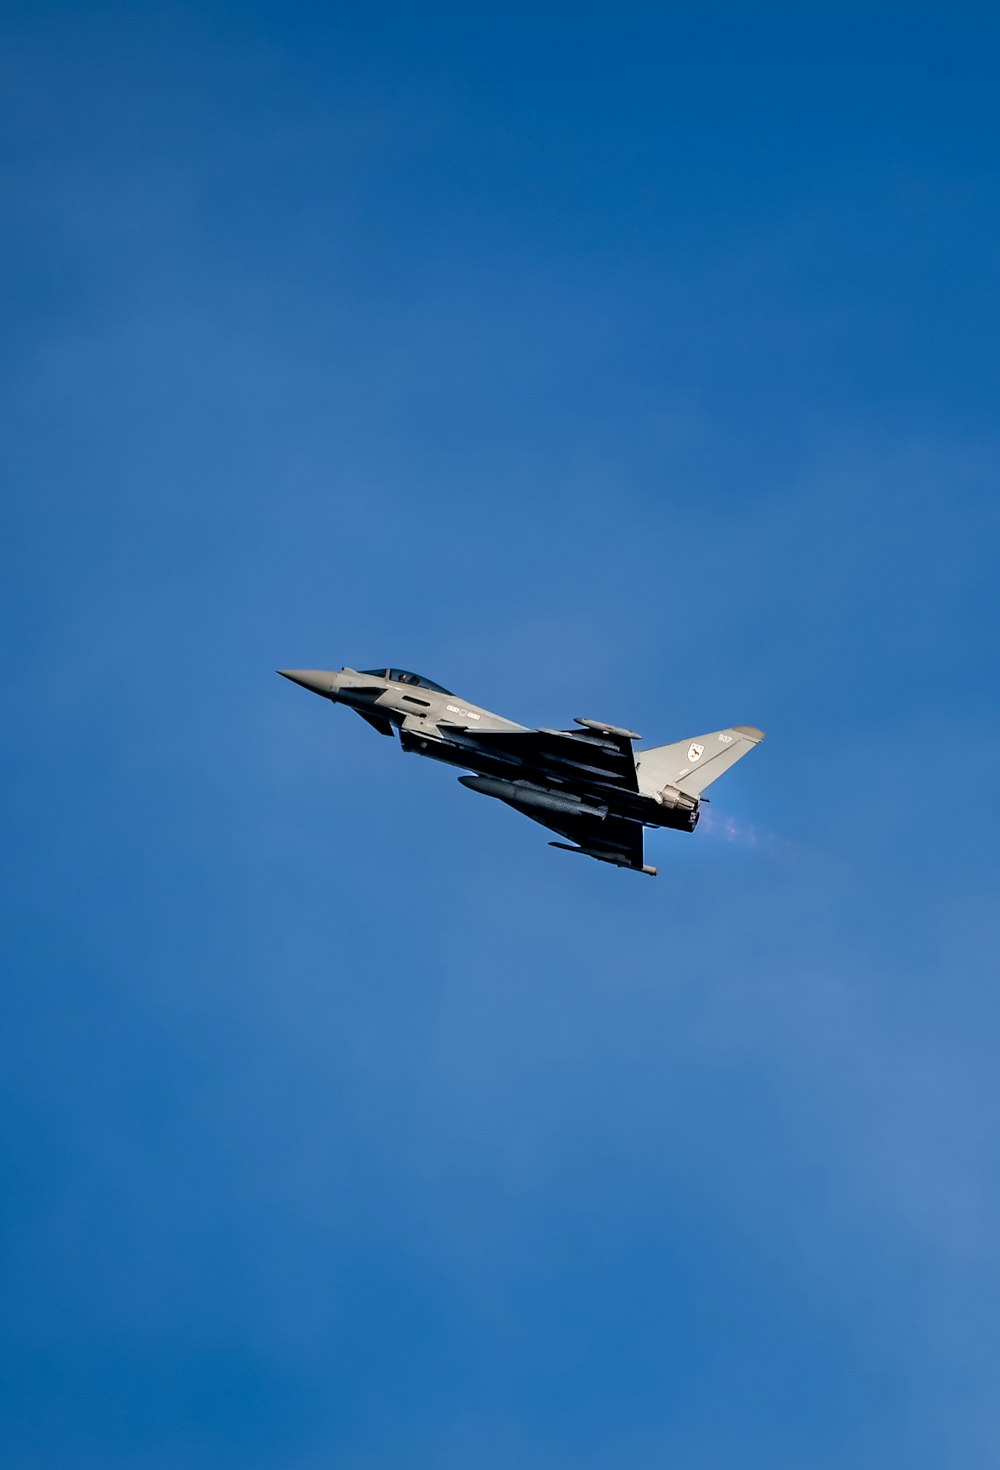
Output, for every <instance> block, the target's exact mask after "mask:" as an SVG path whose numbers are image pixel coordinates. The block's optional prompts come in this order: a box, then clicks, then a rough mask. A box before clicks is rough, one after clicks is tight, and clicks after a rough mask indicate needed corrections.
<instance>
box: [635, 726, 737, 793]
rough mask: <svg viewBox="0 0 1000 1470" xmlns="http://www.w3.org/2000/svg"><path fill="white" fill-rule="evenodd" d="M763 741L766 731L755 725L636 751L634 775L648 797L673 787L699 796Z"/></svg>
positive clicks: (733, 727) (714, 732)
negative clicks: (667, 787) (665, 788)
mask: <svg viewBox="0 0 1000 1470" xmlns="http://www.w3.org/2000/svg"><path fill="white" fill-rule="evenodd" d="M763 739H764V732H763V730H757V729H755V728H754V726H753V725H733V726H732V728H731V729H729V730H715V731H713V732H712V734H711V735H696V736H695V737H694V739H693V740H679V741H678V742H677V744H676V745H654V746H652V747H651V748H650V749H649V750H637V751H636V753H635V775H636V781H637V782H638V785H639V790H640V791H641V792H643V793H644V795H646V796H656V795H658V793H659V792H661V791H662V790H663V788H664V786H674V787H676V788H677V790H678V791H683V792H684V794H685V795H686V796H700V795H701V793H702V792H703V791H704V790H705V787H706V786H711V784H712V782H713V781H717V780H718V778H719V777H720V776H721V775H722V774H723V772H725V771H728V770H729V767H730V766H733V765H735V764H736V762H737V761H738V760H741V759H742V758H743V756H745V755H747V754H748V753H749V752H750V751H751V750H753V748H754V746H755V745H759V744H760V742H761V741H762V740H763Z"/></svg>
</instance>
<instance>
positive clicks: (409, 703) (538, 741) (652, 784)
mask: <svg viewBox="0 0 1000 1470" xmlns="http://www.w3.org/2000/svg"><path fill="white" fill-rule="evenodd" d="M277 672H278V673H279V674H281V675H282V676H283V677H284V678H286V679H291V681H292V682H293V683H294V684H300V685H301V686H302V688H303V689H308V690H310V691H311V692H312V693H313V694H318V695H321V696H322V698H324V699H329V700H331V701H332V702H333V703H334V704H343V705H346V706H347V708H348V709H352V710H354V712H355V713H356V714H359V715H360V716H361V718H362V719H363V720H366V721H367V722H368V724H369V725H371V726H372V728H373V729H375V730H377V731H378V732H379V734H380V735H389V736H391V735H392V734H393V733H394V732H395V733H397V734H398V736H399V743H400V745H401V746H402V748H403V750H406V751H415V752H416V754H417V755H426V756H430V757H431V759H432V760H438V761H444V762H445V763H446V764H447V765H450V766H457V767H459V768H460V769H462V770H464V771H469V772H471V774H470V775H466V776H459V778H458V779H459V781H460V782H461V783H462V785H463V786H467V787H468V788H469V790H470V791H478V792H481V793H482V795H483V796H493V797H496V798H497V800H498V801H502V802H504V803H505V805H507V806H511V807H513V808H514V810H515V811H517V812H521V813H523V815H524V816H526V817H531V819H532V820H533V821H535V822H540V823H541V825H542V826H543V827H548V828H549V830H550V831H552V832H555V833H557V835H558V836H559V837H562V838H566V839H568V840H567V841H563V842H552V843H550V844H549V845H550V846H551V847H558V848H561V849H562V850H563V851H564V852H576V853H580V854H581V855H582V856H584V857H591V858H596V859H597V861H598V862H601V863H613V864H614V865H615V867H618V868H630V869H631V870H632V871H633V872H635V873H649V874H650V875H653V876H655V874H656V869H655V868H653V867H650V866H649V864H648V863H647V862H646V861H645V859H644V856H643V829H644V828H645V827H672V828H674V829H675V830H677V831H680V832H693V831H694V829H695V827H696V826H697V825H698V817H699V815H700V810H701V802H702V792H703V791H704V790H705V788H706V787H708V786H710V785H711V784H712V782H713V781H715V780H717V779H718V777H719V776H721V775H722V774H723V772H724V771H728V770H729V767H730V766H732V765H735V763H736V762H737V761H738V760H740V759H741V758H742V757H743V756H745V755H746V754H747V753H748V752H749V751H751V750H753V748H754V746H756V745H759V744H760V742H761V741H762V740H763V739H764V732H763V731H762V730H757V729H755V728H754V726H753V725H733V726H732V727H731V728H730V729H728V730H714V731H713V732H712V733H711V734H710V735H696V736H695V737H694V738H693V739H691V740H679V741H676V742H675V743H674V744H673V745H653V746H650V747H649V748H648V749H646V750H635V749H634V748H633V741H636V740H639V739H641V738H642V737H641V736H639V735H637V734H636V732H635V731H634V730H624V729H622V728H621V727H620V726H619V725H606V724H605V723H604V721H603V720H586V719H581V718H577V719H576V720H575V722H574V723H575V725H576V727H577V728H576V729H573V730H532V729H529V728H528V727H527V726H525V725H518V724H516V723H515V722H514V721H513V720H508V719H505V718H504V716H503V715H495V714H493V713H492V712H491V711H490V710H488V709H482V708H481V707H480V706H479V705H477V704H470V702H469V701H468V700H467V699H462V698H460V697H459V696H458V695H457V694H452V693H451V692H450V690H448V689H444V688H442V686H441V685H440V684H435V683H434V682H433V680H431V679H425V678H423V677H422V675H420V674H411V673H410V672H409V671H408V670H406V669H360V670H359V669H351V668H343V669H340V670H338V671H332V670H323V669H278V671H277Z"/></svg>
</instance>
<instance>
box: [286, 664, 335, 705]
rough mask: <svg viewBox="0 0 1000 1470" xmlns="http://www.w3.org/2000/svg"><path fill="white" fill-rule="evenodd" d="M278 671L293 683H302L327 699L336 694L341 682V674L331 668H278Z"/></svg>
mask: <svg viewBox="0 0 1000 1470" xmlns="http://www.w3.org/2000/svg"><path fill="white" fill-rule="evenodd" d="M276 672H277V673H279V674H280V675H281V677H282V678H283V679H291V681H292V683H293V684H301V685H302V688H303V689H308V690H309V691H310V693H312V694H322V695H323V697H324V698H325V699H329V698H330V696H331V695H335V694H336V692H337V686H338V684H339V682H340V675H339V674H335V673H333V672H332V671H331V670H330V669H278V670H276Z"/></svg>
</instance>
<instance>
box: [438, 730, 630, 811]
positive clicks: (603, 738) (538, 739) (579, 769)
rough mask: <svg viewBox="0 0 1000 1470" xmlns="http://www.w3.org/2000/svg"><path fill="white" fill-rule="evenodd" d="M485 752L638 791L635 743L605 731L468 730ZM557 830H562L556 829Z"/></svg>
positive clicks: (559, 774) (565, 775)
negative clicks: (633, 748) (633, 747)
mask: <svg viewBox="0 0 1000 1470" xmlns="http://www.w3.org/2000/svg"><path fill="white" fill-rule="evenodd" d="M463 733H464V734H466V735H468V736H471V737H472V739H474V740H475V742H476V744H477V745H479V746H480V747H481V748H482V749H483V750H484V751H492V752H495V753H497V754H502V755H510V756H514V757H516V758H517V759H518V760H519V761H523V762H524V764H525V765H526V766H529V767H534V768H535V769H536V770H540V771H547V772H548V773H549V774H550V775H553V776H556V777H562V778H563V779H564V780H567V781H573V780H574V779H576V780H579V781H582V782H584V783H585V784H586V785H588V786H589V785H592V784H593V783H594V782H595V781H598V782H602V783H604V784H606V785H609V786H617V787H619V788H620V789H621V790H623V791H636V790H638V787H637V785H636V779H635V757H634V756H633V754H632V745H631V742H630V741H628V740H626V739H624V738H622V737H621V736H617V735H610V734H606V733H605V732H603V731H602V732H600V733H596V732H595V733H591V732H590V731H585V730H481V731H480V730H468V729H466V730H465V731H464V732H463ZM555 830H556V831H558V830H559V829H558V828H556V829H555Z"/></svg>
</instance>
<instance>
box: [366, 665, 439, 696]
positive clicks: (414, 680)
mask: <svg viewBox="0 0 1000 1470" xmlns="http://www.w3.org/2000/svg"><path fill="white" fill-rule="evenodd" d="M359 672H360V673H362V674H375V675H376V677H377V678H379V679H391V680H392V682H393V683H394V684H416V685H418V686H419V687H420V688H421V689H433V690H434V692H435V694H450V693H451V690H450V689H443V688H442V687H441V685H440V684H435V683H434V680H433V679H425V678H424V677H423V675H422V674H411V673H410V672H409V670H408V669H361V670H360V671H359Z"/></svg>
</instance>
